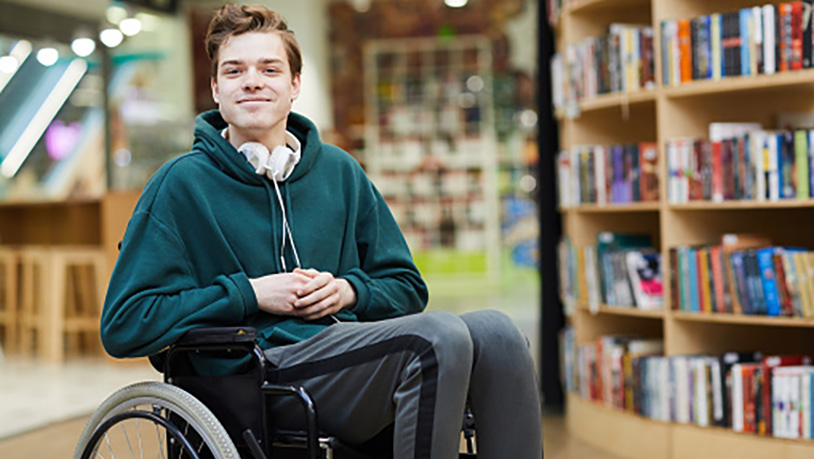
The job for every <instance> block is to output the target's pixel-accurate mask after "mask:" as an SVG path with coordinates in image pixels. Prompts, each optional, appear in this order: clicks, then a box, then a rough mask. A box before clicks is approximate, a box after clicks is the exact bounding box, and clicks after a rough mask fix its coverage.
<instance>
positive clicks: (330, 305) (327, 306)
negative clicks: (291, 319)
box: [303, 297, 340, 320]
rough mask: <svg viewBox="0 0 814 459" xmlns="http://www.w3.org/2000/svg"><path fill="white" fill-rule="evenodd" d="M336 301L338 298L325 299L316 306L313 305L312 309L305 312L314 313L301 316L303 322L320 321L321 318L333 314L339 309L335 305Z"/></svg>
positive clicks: (336, 304)
mask: <svg viewBox="0 0 814 459" xmlns="http://www.w3.org/2000/svg"><path fill="white" fill-rule="evenodd" d="M337 299H338V298H336V297H335V298H326V299H325V300H323V301H322V302H320V303H319V304H318V305H314V306H313V309H311V308H309V309H307V310H306V311H311V310H313V311H314V312H308V313H307V314H305V315H304V316H303V319H305V320H316V319H321V318H323V317H325V316H327V315H329V314H335V313H336V312H337V311H339V309H340V308H339V306H338V303H337ZM323 306H324V307H323ZM320 308H321V309H320Z"/></svg>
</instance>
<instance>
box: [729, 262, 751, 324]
mask: <svg viewBox="0 0 814 459" xmlns="http://www.w3.org/2000/svg"><path fill="white" fill-rule="evenodd" d="M729 261H730V262H731V263H732V274H733V278H734V281H735V287H736V288H735V293H736V294H737V295H738V302H739V303H740V304H741V312H742V313H743V314H752V303H751V298H750V296H749V290H748V285H747V282H746V267H745V265H744V262H743V252H741V251H735V252H732V253H731V254H730V255H729Z"/></svg>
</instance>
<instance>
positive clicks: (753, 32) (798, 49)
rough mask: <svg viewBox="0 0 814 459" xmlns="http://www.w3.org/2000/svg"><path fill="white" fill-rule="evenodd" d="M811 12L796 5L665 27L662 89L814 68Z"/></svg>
mask: <svg viewBox="0 0 814 459" xmlns="http://www.w3.org/2000/svg"><path fill="white" fill-rule="evenodd" d="M811 6H812V0H804V1H792V2H783V3H779V4H767V5H765V6H754V7H750V8H743V9H740V10H737V11H730V12H726V13H715V14H710V15H706V16H699V17H695V18H692V19H677V20H676V19H673V20H667V21H663V22H662V23H661V46H662V49H661V52H662V69H661V70H662V77H661V78H662V84H663V85H665V86H677V85H680V84H682V83H687V82H690V81H693V80H705V79H706V80H710V79H711V80H719V79H721V78H724V77H729V76H746V75H758V74H767V75H770V74H773V73H776V72H785V71H791V70H800V69H804V68H809V67H811V65H812V52H813V50H814V47H812V39H813V38H814V36H812V26H811Z"/></svg>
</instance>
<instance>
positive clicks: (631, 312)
mask: <svg viewBox="0 0 814 459" xmlns="http://www.w3.org/2000/svg"><path fill="white" fill-rule="evenodd" d="M599 313H600V314H613V315H617V316H630V317H644V318H647V319H663V318H664V310H662V309H639V308H634V307H625V306H608V305H604V304H603V305H601V306H600V307H599Z"/></svg>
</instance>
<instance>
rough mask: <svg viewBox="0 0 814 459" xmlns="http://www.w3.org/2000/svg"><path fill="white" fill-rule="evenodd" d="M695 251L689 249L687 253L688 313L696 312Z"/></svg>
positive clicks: (696, 278) (696, 274) (696, 273)
mask: <svg viewBox="0 0 814 459" xmlns="http://www.w3.org/2000/svg"><path fill="white" fill-rule="evenodd" d="M697 258H698V257H697V256H696V249H694V248H690V249H689V250H688V251H687V260H688V261H689V263H688V264H689V268H690V272H689V274H690V292H689V293H690V311H692V312H698V311H699V308H698V260H697Z"/></svg>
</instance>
